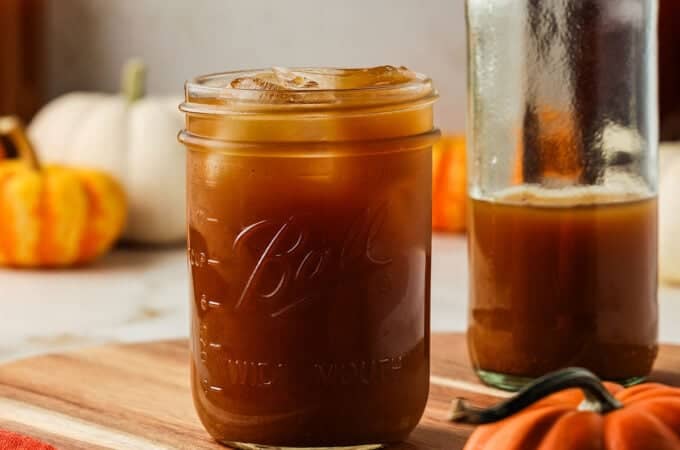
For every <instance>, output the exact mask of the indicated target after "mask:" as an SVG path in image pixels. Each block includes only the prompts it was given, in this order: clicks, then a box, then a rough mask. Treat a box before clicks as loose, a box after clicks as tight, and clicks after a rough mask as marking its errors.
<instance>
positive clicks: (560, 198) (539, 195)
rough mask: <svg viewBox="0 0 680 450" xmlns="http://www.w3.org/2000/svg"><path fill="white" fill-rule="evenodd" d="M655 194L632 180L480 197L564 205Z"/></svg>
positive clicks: (512, 190) (520, 189)
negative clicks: (604, 184) (619, 183)
mask: <svg viewBox="0 0 680 450" xmlns="http://www.w3.org/2000/svg"><path fill="white" fill-rule="evenodd" d="M653 196H654V193H653V192H652V191H651V190H650V189H649V188H648V187H647V186H645V185H643V184H642V183H633V182H631V183H626V184H623V185H618V184H617V185H613V186H597V185H595V186H570V187H565V188H560V189H555V188H546V187H542V186H536V185H522V186H514V187H511V188H507V189H503V190H501V191H499V192H497V193H496V194H494V195H493V196H491V197H485V198H482V199H480V200H487V201H490V202H493V203H503V204H511V205H520V206H522V205H526V206H536V207H543V208H548V207H552V208H565V207H576V206H588V205H598V204H612V203H625V202H633V201H638V200H644V199H648V198H651V197H653Z"/></svg>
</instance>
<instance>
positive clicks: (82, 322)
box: [0, 235, 680, 361]
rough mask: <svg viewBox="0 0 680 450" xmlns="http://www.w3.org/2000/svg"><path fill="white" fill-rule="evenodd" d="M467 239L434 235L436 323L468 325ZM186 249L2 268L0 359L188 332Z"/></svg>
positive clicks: (677, 297) (668, 322) (665, 307)
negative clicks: (76, 264)
mask: <svg viewBox="0 0 680 450" xmlns="http://www.w3.org/2000/svg"><path fill="white" fill-rule="evenodd" d="M465 245H466V244H465V239H464V238H462V237H456V236H442V235H439V236H435V237H434V243H433V262H432V271H433V273H432V279H433V284H432V327H433V329H434V330H435V331H447V330H458V331H462V330H464V329H465V324H466V314H467V311H466V307H467V305H466V302H467V300H466V299H467V262H466V248H465ZM188 291H189V287H188V282H187V269H186V259H185V254H184V249H183V248H173V249H163V250H148V249H147V250H139V249H135V250H133V249H119V250H116V251H115V252H113V253H112V254H111V255H109V256H107V257H106V258H104V260H102V261H101V262H100V263H99V264H97V265H96V266H93V267H90V268H86V269H79V270H75V271H49V272H32V271H12V270H3V271H0V361H6V360H10V359H15V358H19V357H23V356H28V355H32V354H38V353H44V352H50V351H57V350H64V349H69V348H76V347H83V346H91V345H97V344H100V343H106V342H131V341H144V340H153V339H164V338H175V337H182V336H187V335H188V329H189V326H188V312H189V308H188V306H189V301H188ZM659 298H660V303H661V326H660V335H661V340H662V341H664V342H677V343H680V327H678V326H677V323H678V319H679V318H680V289H679V288H670V287H662V288H661V290H660V297H659Z"/></svg>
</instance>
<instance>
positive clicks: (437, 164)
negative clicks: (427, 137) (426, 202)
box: [432, 135, 467, 232]
mask: <svg viewBox="0 0 680 450" xmlns="http://www.w3.org/2000/svg"><path fill="white" fill-rule="evenodd" d="M465 164H466V159H465V138H464V137H463V136H455V135H444V136H442V138H441V139H440V140H439V142H438V143H436V144H435V145H434V147H433V149H432V228H433V229H435V230H439V231H452V232H462V231H465V214H466V213H465V205H466V203H467V177H466V168H465Z"/></svg>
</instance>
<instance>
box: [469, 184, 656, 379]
mask: <svg viewBox="0 0 680 450" xmlns="http://www.w3.org/2000/svg"><path fill="white" fill-rule="evenodd" d="M469 230H470V231H469V232H470V247H469V252H470V264H471V267H470V270H471V302H472V304H471V316H470V318H469V319H470V325H469V330H468V339H469V349H470V355H471V358H472V361H473V364H474V366H475V368H476V369H477V370H483V371H486V372H493V373H497V374H505V375H513V376H517V377H538V376H541V375H543V374H545V373H547V372H550V371H553V370H556V369H559V368H563V367H566V366H581V367H586V368H588V369H590V370H592V371H594V372H595V373H596V374H597V375H599V376H600V377H602V378H605V379H609V380H622V381H623V380H630V379H633V378H638V377H644V376H646V375H648V374H649V372H650V371H651V368H652V364H653V362H654V359H655V358H656V354H657V317H658V315H657V201H656V199H655V198H646V199H644V198H643V199H639V197H638V199H635V198H630V196H629V195H625V194H622V195H618V194H603V193H601V192H600V193H598V192H595V191H589V190H588V189H585V190H584V191H583V192H575V193H574V195H573V196H571V195H565V196H561V197H554V198H547V197H542V196H541V194H540V193H538V194H536V193H535V192H531V191H530V190H529V189H524V190H517V191H512V192H509V193H508V195H507V196H501V197H500V198H498V199H496V200H495V201H486V200H475V199H473V200H472V201H471V214H470V223H469Z"/></svg>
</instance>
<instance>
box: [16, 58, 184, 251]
mask: <svg viewBox="0 0 680 450" xmlns="http://www.w3.org/2000/svg"><path fill="white" fill-rule="evenodd" d="M144 78H145V69H144V66H143V65H142V64H141V63H140V62H138V61H130V62H128V64H126V67H125V68H124V71H123V83H122V84H123V89H122V92H121V93H120V94H118V95H107V94H101V93H85V92H74V93H70V94H66V95H64V96H62V97H59V98H57V99H55V100H54V101H52V102H50V103H49V104H47V105H46V106H45V107H44V108H43V109H42V110H41V111H40V112H39V113H38V114H37V115H36V117H35V118H34V119H33V122H32V123H31V124H30V127H29V129H28V133H29V136H30V138H31V140H32V141H33V143H34V145H35V147H36V150H37V152H38V154H39V156H40V159H41V160H42V161H45V162H49V163H64V164H69V165H78V166H89V167H93V168H97V169H101V170H103V171H106V172H108V173H109V174H111V175H113V176H114V177H115V178H117V179H118V180H119V181H120V183H121V184H122V185H123V187H124V188H125V189H126V192H127V195H128V199H129V207H130V211H129V218H128V226H127V229H126V231H125V233H124V236H123V237H124V239H125V240H128V241H133V242H139V243H148V244H166V243H172V242H178V241H181V240H182V239H184V236H185V233H186V226H185V223H186V213H185V209H184V205H185V182H184V179H185V175H184V173H185V152H184V148H183V146H182V145H181V144H180V143H179V142H178V141H177V132H178V131H179V130H180V129H181V128H183V126H184V118H183V116H182V114H181V113H180V112H179V110H178V105H179V103H180V102H181V101H182V99H181V98H180V97H158V98H151V97H149V98H144V97H143V96H142V94H143V90H144V87H143V86H144Z"/></svg>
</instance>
